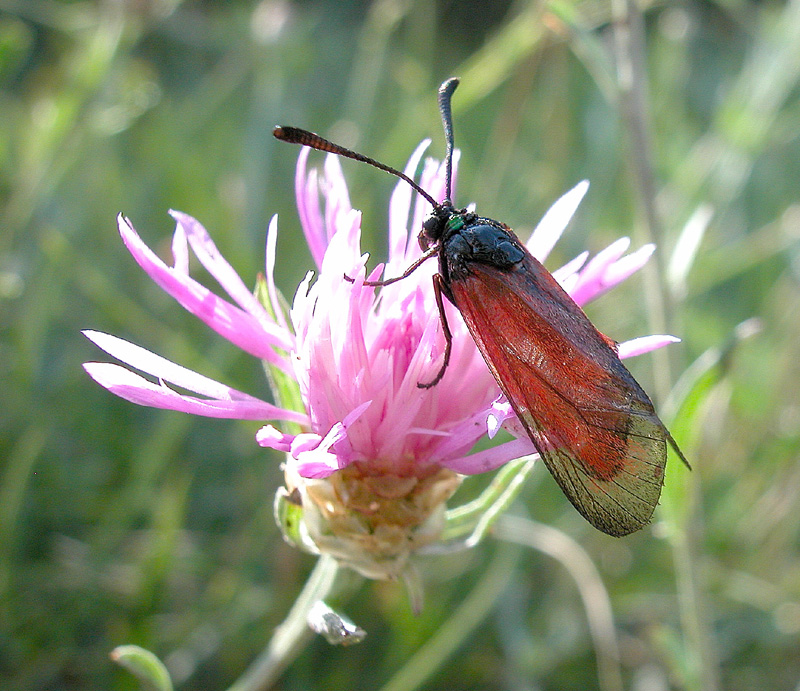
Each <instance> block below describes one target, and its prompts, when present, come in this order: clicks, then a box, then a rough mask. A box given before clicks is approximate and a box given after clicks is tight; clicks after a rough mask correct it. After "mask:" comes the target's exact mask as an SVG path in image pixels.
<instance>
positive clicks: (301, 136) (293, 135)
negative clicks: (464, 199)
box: [272, 127, 450, 208]
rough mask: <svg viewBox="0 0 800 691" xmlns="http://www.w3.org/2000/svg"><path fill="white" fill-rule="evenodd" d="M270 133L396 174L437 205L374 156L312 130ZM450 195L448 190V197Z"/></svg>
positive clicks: (410, 181) (281, 128) (398, 172)
mask: <svg viewBox="0 0 800 691" xmlns="http://www.w3.org/2000/svg"><path fill="white" fill-rule="evenodd" d="M272 134H273V135H274V136H275V138H276V139H280V140H281V141H284V142H289V143H291V144H300V145H301V146H309V147H311V148H312V149H317V151H327V152H328V153H331V154H338V155H339V156H344V157H345V158H352V159H353V160H354V161H361V162H362V163H369V165H371V166H374V167H375V168H378V169H380V170H385V171H386V172H387V173H391V174H392V175H396V176H397V177H398V178H400V179H401V180H405V181H406V182H407V183H408V184H409V185H411V187H413V188H414V189H415V190H416V191H417V192H419V193H420V194H421V195H422V196H423V197H425V199H427V200H428V201H429V202H430V204H431V206H433V207H434V208H436V207H437V206H439V204H438V202H437V201H436V200H435V199H434V198H433V197H431V195H430V194H428V193H427V192H426V191H425V190H424V189H422V188H421V187H420V186H419V185H418V184H417V183H416V182H414V181H413V180H412V179H411V178H410V177H408V175H406V174H405V173H403V172H401V171H399V170H397V169H396V168H392V167H391V166H387V165H386V164H385V163H381V162H380V161H376V160H375V159H374V158H370V157H369V156H365V155H364V154H360V153H358V152H357V151H351V150H350V149H346V148H345V147H343V146H340V145H339V144H334V143H333V142H331V141H328V140H327V139H323V138H322V137H320V136H319V135H318V134H314V133H313V132H309V131H308V130H301V129H300V128H299V127H276V128H275V129H274V130H272ZM447 188H448V190H449V189H450V180H449V174H448V183H447ZM449 197H450V195H449V192H448V199H449Z"/></svg>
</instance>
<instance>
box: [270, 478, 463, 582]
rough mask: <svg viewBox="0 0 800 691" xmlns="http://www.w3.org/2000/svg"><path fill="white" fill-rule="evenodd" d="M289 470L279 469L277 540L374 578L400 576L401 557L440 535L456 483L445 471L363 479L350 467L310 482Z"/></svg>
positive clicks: (403, 561) (404, 561)
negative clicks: (282, 482) (280, 535)
mask: <svg viewBox="0 0 800 691" xmlns="http://www.w3.org/2000/svg"><path fill="white" fill-rule="evenodd" d="M294 467H295V465H294V464H291V463H290V464H288V465H287V466H286V486H287V488H288V492H282V493H279V496H278V501H277V511H276V513H277V515H278V517H279V518H278V521H279V523H280V524H281V527H282V528H283V531H284V535H285V536H286V537H287V539H288V540H289V541H290V542H292V543H294V544H298V543H299V544H300V545H301V546H303V547H305V548H306V549H307V550H309V551H312V552H315V553H321V554H328V555H330V556H333V557H334V558H335V559H336V560H337V561H338V562H339V563H340V564H342V565H345V566H349V567H350V568H352V569H354V570H355V571H357V572H358V573H360V574H361V575H363V576H366V577H367V578H377V579H386V578H393V579H394V578H400V577H402V576H403V575H404V573H405V572H406V570H407V568H408V561H409V557H411V555H413V554H414V553H416V552H417V551H418V550H419V549H420V548H422V547H425V546H427V545H430V544H433V543H434V542H436V541H437V540H438V539H439V538H440V536H441V534H442V531H443V530H444V527H445V509H446V504H445V502H446V501H447V500H448V499H449V498H450V497H451V496H452V495H453V493H454V492H455V491H456V490H457V489H458V487H459V486H460V484H461V480H462V476H461V475H458V474H457V473H454V472H453V471H452V470H448V469H447V468H439V469H438V470H436V469H432V470H431V472H429V473H428V474H426V475H425V476H423V477H413V476H412V477H399V476H397V475H371V474H369V472H368V471H366V470H363V469H362V468H361V467H360V464H358V463H354V464H352V465H350V466H348V467H347V468H344V469H342V470H339V471H337V472H335V473H333V474H332V475H330V476H328V477H326V478H323V479H317V480H311V479H308V478H304V477H301V476H300V475H299V474H297V473H296V472H295V471H294ZM298 502H299V504H298ZM292 505H294V508H293V507H292ZM282 516H283V518H281V517H282ZM287 517H291V518H289V520H288V522H287ZM292 519H294V520H292ZM298 521H301V522H302V523H301V524H300V523H298Z"/></svg>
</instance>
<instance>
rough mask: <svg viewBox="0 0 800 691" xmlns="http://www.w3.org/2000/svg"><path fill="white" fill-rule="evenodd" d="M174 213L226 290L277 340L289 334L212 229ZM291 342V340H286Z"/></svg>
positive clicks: (183, 214) (199, 256)
mask: <svg viewBox="0 0 800 691" xmlns="http://www.w3.org/2000/svg"><path fill="white" fill-rule="evenodd" d="M170 215H171V216H172V217H173V218H174V219H175V220H176V221H177V223H178V225H180V226H183V229H184V232H185V233H186V238H187V240H188V241H189V244H190V245H191V247H192V249H193V250H194V253H195V254H196V255H197V258H198V259H199V260H200V263H201V264H202V265H203V266H204V267H205V268H206V270H207V271H208V273H210V274H211V275H212V276H213V277H214V278H216V279H217V281H218V282H219V284H220V285H221V286H222V288H223V289H224V290H225V292H226V293H228V295H229V296H230V297H231V298H232V299H233V301H234V302H235V303H236V304H237V305H239V307H241V308H242V309H243V310H244V311H245V312H247V313H248V314H250V315H251V316H253V317H254V318H255V319H256V320H257V321H258V323H259V324H260V325H261V327H262V328H263V329H264V332H265V333H267V334H268V336H269V337H270V338H274V339H276V340H278V339H280V338H285V337H286V332H285V330H284V329H282V328H280V327H279V326H278V325H277V324H276V323H275V322H274V320H273V319H272V317H271V316H270V315H269V313H268V312H267V311H266V310H265V309H264V307H263V306H262V305H261V303H260V302H259V301H258V300H257V299H256V297H255V295H253V293H252V291H251V290H250V289H249V288H248V287H247V286H246V285H245V284H244V282H243V281H242V279H241V278H239V274H237V273H236V270H235V269H234V268H233V267H232V266H231V265H230V264H229V263H228V262H227V260H226V259H225V258H224V257H223V256H222V254H220V251H219V250H218V249H217V246H216V245H215V244H214V241H213V240H212V239H211V236H210V235H209V234H208V231H207V230H206V229H205V228H204V227H203V226H202V224H200V223H199V222H198V221H197V220H196V219H194V218H192V217H191V216H189V215H188V214H185V213H182V212H180V211H174V210H172V211H170ZM285 343H286V345H287V346H288V345H290V343H291V340H289V339H287V340H286V341H285Z"/></svg>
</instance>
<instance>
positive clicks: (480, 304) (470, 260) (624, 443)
mask: <svg viewBox="0 0 800 691" xmlns="http://www.w3.org/2000/svg"><path fill="white" fill-rule="evenodd" d="M457 86H458V80H457V79H449V80H447V81H446V82H444V84H442V86H441V87H440V88H439V110H440V112H441V116H442V121H443V124H444V132H445V139H446V144H447V151H446V159H445V165H446V193H445V199H444V201H442V202H441V203H439V202H437V201H436V200H435V199H434V198H433V197H432V196H431V195H430V194H428V193H427V192H426V191H425V190H423V189H422V188H421V187H420V186H419V185H417V183H416V182H414V180H412V179H411V178H410V177H408V176H407V175H405V174H404V173H402V172H400V171H398V170H396V169H394V168H392V167H390V166H387V165H385V164H383V163H380V162H378V161H375V160H374V159H371V158H369V157H367V156H364V155H362V154H359V153H356V152H355V151H351V150H349V149H346V148H344V147H341V146H339V145H337V144H334V143H333V142H330V141H328V140H326V139H323V138H322V137H320V136H319V135H316V134H314V133H312V132H309V131H306V130H302V129H298V128H294V127H276V128H275V130H274V132H273V134H274V135H275V137H277V138H278V139H281V140H283V141H287V142H291V143H295V144H301V145H303V146H308V147H311V148H314V149H318V150H320V151H327V152H330V153H334V154H338V155H340V156H345V157H347V158H352V159H355V160H357V161H362V162H364V163H368V164H370V165H372V166H374V167H376V168H379V169H381V170H384V171H386V172H388V173H391V174H392V175H395V176H397V177H399V178H401V179H403V180H405V181H406V182H407V183H408V184H409V185H411V187H413V188H414V189H415V190H416V191H417V192H418V193H419V194H420V195H422V196H423V197H424V198H425V199H426V200H427V201H428V202H430V204H431V205H432V207H433V211H432V213H431V214H430V215H429V216H428V218H427V219H426V220H425V222H424V223H423V224H422V230H421V231H420V233H419V243H420V246H421V248H422V250H423V254H422V256H421V257H420V258H419V259H418V260H417V261H415V262H414V263H413V264H411V266H409V267H408V269H406V270H405V271H404V272H403V273H402V274H401V275H400V276H397V277H393V278H389V279H387V280H383V281H366V282H365V284H364V285H367V286H385V285H389V284H391V283H394V282H396V281H400V280H403V279H404V278H407V277H408V276H409V275H410V274H411V273H412V272H413V271H414V270H416V269H417V268H418V267H419V266H420V265H421V264H422V263H423V262H425V261H426V260H428V259H430V258H431V257H434V256H438V259H439V271H438V273H437V274H435V275H434V277H433V282H434V294H435V296H436V303H437V306H438V308H439V315H440V319H441V325H442V331H443V333H444V337H445V351H444V359H443V362H442V366H441V369H440V370H439V372H438V374H437V375H436V376H435V377H434V378H433V380H431V381H429V382H421V383H419V384H418V385H419V386H420V388H422V389H427V388H430V387H432V386H435V385H436V384H438V383H439V381H440V380H441V378H442V376H443V374H444V372H445V370H446V369H447V366H448V363H449V359H450V351H451V343H452V337H451V332H450V328H449V326H448V323H447V317H446V316H445V310H444V303H443V298H445V297H446V298H447V299H448V300H449V301H450V302H452V303H453V304H454V305H455V306H456V308H457V309H458V310H459V312H460V313H461V315H462V317H463V318H464V321H465V322H466V325H467V328H468V329H469V332H470V334H471V336H472V338H473V339H474V341H475V343H476V345H477V346H478V349H479V350H480V352H481V354H482V355H483V358H484V360H485V361H486V364H487V365H488V366H489V369H490V370H491V372H492V374H493V375H494V377H495V379H496V380H497V383H498V385H499V386H500V389H501V390H502V391H503V393H504V394H505V396H506V397H507V398H508V401H509V403H510V404H511V406H512V408H513V410H514V412H515V413H516V415H517V417H518V418H519V421H520V422H521V423H522V425H523V427H524V428H525V431H526V432H527V434H528V436H529V437H530V439H531V441H532V442H533V444H534V446H535V447H536V449H537V451H538V452H539V454H540V456H541V458H542V460H543V461H544V463H545V465H546V466H547V468H548V469H549V471H550V472H551V473H552V475H553V477H554V478H555V479H556V481H557V482H558V484H559V485H560V487H561V489H562V490H563V492H564V494H566V496H567V498H568V499H569V500H570V501H571V502H572V504H573V505H574V506H575V508H576V509H578V511H579V512H580V513H581V514H582V515H583V516H584V517H585V518H586V519H587V520H588V521H589V522H590V523H591V524H592V525H593V526H595V527H596V528H598V529H600V530H602V531H603V532H605V533H608V534H609V535H614V536H622V535H627V534H629V533H632V532H633V531H635V530H638V529H640V528H642V527H643V526H644V525H646V524H647V523H648V522H649V520H650V518H651V517H652V515H653V511H654V510H655V507H656V504H657V503H658V499H659V496H660V494H661V487H662V485H663V482H664V468H665V466H666V460H667V445H668V444H669V445H670V446H672V448H673V449H674V450H675V452H676V453H677V455H678V456H679V458H680V459H681V460H682V461H683V462H684V463H685V464H686V465H687V466H689V463H688V461H687V460H686V458H685V457H684V455H683V453H682V452H681V451H680V449H679V448H678V445H677V444H676V443H675V440H674V439H673V438H672V435H671V434H670V433H669V431H668V430H667V428H666V427H665V426H664V424H663V423H662V422H661V420H660V419H659V417H658V415H657V414H656V412H655V409H654V408H653V403H652V402H651V401H650V399H649V398H648V396H647V394H646V393H645V392H644V390H643V389H642V388H641V386H639V384H638V383H637V382H636V380H635V379H634V378H633V376H632V375H631V374H630V372H628V370H627V369H626V368H625V366H624V365H623V364H622V362H621V361H620V359H619V357H618V354H617V350H616V343H615V342H614V341H612V340H611V339H609V338H607V337H606V336H604V335H603V334H601V333H600V332H599V331H598V330H597V329H596V328H595V327H594V325H593V324H592V323H591V322H590V321H589V319H588V317H587V316H586V315H585V314H584V312H583V310H582V309H581V308H580V307H579V306H578V305H577V304H576V303H575V301H574V300H573V299H572V298H571V297H570V296H569V295H568V294H567V293H566V292H565V291H564V289H563V288H562V287H561V286H560V285H559V283H558V282H557V281H556V279H555V278H553V276H552V275H551V274H550V272H549V271H547V269H545V268H544V266H542V264H541V263H540V262H539V261H538V260H537V259H535V258H534V257H533V256H532V255H531V253H530V252H529V251H528V250H527V249H526V248H525V246H524V245H523V244H522V243H521V242H520V240H519V239H518V238H517V236H516V235H515V234H514V233H513V232H512V231H511V229H510V228H509V227H508V226H507V225H505V224H504V223H500V222H499V221H495V220H492V219H490V218H483V217H481V216H478V215H476V214H475V213H473V212H471V211H468V210H467V209H457V208H456V207H455V206H454V205H453V202H452V200H451V198H450V197H451V184H450V181H451V169H452V159H453V127H452V117H451V108H450V101H451V98H452V95H453V92H454V91H455V89H456V87H457Z"/></svg>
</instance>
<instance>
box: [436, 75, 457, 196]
mask: <svg viewBox="0 0 800 691" xmlns="http://www.w3.org/2000/svg"><path fill="white" fill-rule="evenodd" d="M458 84H459V81H458V79H457V78H456V77H451V78H450V79H448V80H447V81H446V82H444V83H443V84H442V85H441V86H440V87H439V112H440V113H441V114H442V125H444V138H445V142H446V144H447V151H446V153H445V162H444V171H445V180H446V187H445V199H446V200H447V201H448V202H451V201H452V199H451V198H450V193H451V180H452V177H453V115H452V112H451V108H450V100H451V99H452V97H453V92H454V91H455V90H456V87H457V86H458Z"/></svg>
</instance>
